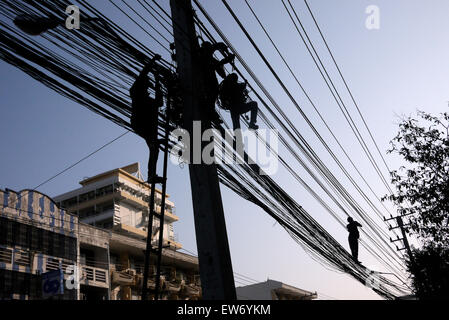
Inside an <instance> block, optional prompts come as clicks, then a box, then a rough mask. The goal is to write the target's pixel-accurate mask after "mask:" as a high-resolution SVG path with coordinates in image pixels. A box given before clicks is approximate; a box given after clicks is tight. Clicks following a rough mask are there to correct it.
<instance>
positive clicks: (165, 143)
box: [142, 99, 170, 300]
mask: <svg viewBox="0 0 449 320" xmlns="http://www.w3.org/2000/svg"><path fill="white" fill-rule="evenodd" d="M168 101H169V99H167V108H166V110H167V111H166V119H165V134H164V138H163V139H161V140H160V143H161V144H162V145H163V152H164V160H163V161H164V163H163V173H162V182H160V183H161V184H162V199H161V212H160V213H157V212H156V210H155V187H156V181H155V180H154V179H153V180H152V181H150V182H151V191H150V199H149V215H148V229H147V244H146V251H145V266H144V272H143V283H142V300H147V297H148V291H149V289H148V276H149V275H148V273H149V271H148V269H149V266H150V255H151V254H152V253H153V254H156V284H155V289H154V290H151V291H152V292H153V293H154V299H155V300H158V299H159V295H160V290H159V287H160V283H161V260H162V249H163V248H164V246H163V239H164V238H163V237H164V217H165V198H166V190H167V164H168V154H169V152H168V141H169V131H170V108H169V105H168V104H169V102H168ZM158 152H159V150H158ZM154 156H155V155H154V154H151V153H150V157H154ZM148 176H149V177H156V174H155V172H148ZM155 217H156V218H157V219H159V239H158V244H157V246H156V247H155V248H153V245H152V238H153V221H154V218H155Z"/></svg>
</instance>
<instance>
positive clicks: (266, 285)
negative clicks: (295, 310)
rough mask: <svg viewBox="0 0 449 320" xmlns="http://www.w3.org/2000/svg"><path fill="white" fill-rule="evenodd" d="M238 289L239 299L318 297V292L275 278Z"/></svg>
mask: <svg viewBox="0 0 449 320" xmlns="http://www.w3.org/2000/svg"><path fill="white" fill-rule="evenodd" d="M236 291H237V299H238V300H312V299H316V298H317V297H318V295H317V293H316V292H310V291H306V290H302V289H299V288H296V287H293V286H290V285H287V284H285V283H282V282H279V281H275V280H267V281H265V282H260V283H256V284H252V285H248V286H243V287H237V288H236Z"/></svg>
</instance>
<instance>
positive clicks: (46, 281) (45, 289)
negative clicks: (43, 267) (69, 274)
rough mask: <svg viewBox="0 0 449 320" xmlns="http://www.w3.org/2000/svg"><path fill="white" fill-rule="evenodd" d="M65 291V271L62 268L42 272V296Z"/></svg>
mask: <svg viewBox="0 0 449 320" xmlns="http://www.w3.org/2000/svg"><path fill="white" fill-rule="evenodd" d="M63 293H64V273H63V272H62V269H58V270H53V271H50V272H46V273H43V274H42V298H48V297H51V296H54V295H57V294H63Z"/></svg>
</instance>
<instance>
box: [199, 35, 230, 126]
mask: <svg viewBox="0 0 449 320" xmlns="http://www.w3.org/2000/svg"><path fill="white" fill-rule="evenodd" d="M217 50H219V51H220V52H221V53H222V54H223V55H224V54H226V57H225V58H223V59H221V60H218V59H216V58H215V57H214V53H215V51H217ZM199 58H200V64H201V69H202V72H203V76H204V81H205V83H206V86H207V88H208V91H207V92H205V93H204V98H205V103H206V105H207V108H206V109H205V114H206V116H207V118H208V119H209V120H211V121H213V122H218V123H221V120H220V116H219V114H218V113H217V111H216V110H215V101H216V100H217V97H218V80H217V76H216V73H218V75H219V76H220V77H222V78H224V77H225V76H226V73H225V71H224V67H223V66H224V65H225V64H226V63H231V62H232V61H234V58H235V56H234V55H233V54H229V53H228V48H227V47H226V45H225V44H224V43H223V42H219V43H215V44H212V43H210V42H209V41H204V42H203V43H202V44H201V48H200V50H199Z"/></svg>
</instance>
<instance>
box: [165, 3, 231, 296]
mask: <svg viewBox="0 0 449 320" xmlns="http://www.w3.org/2000/svg"><path fill="white" fill-rule="evenodd" d="M170 6H171V14H172V20H173V33H174V38H175V49H176V61H177V64H178V74H179V80H180V87H181V92H182V99H183V104H184V106H183V117H184V119H183V121H184V129H186V130H187V131H188V132H189V134H190V137H191V139H192V138H193V137H194V135H193V121H201V127H202V128H201V131H203V130H206V129H209V128H210V121H208V120H206V119H205V118H206V117H205V116H204V114H205V112H204V110H206V108H214V106H206V105H201V103H204V102H203V101H204V99H201V94H202V93H204V92H207V90H208V88H207V84H206V83H205V81H204V77H203V73H202V72H201V65H200V63H201V61H199V58H198V48H199V45H198V40H197V38H196V33H195V25H194V20H193V9H192V4H191V1H190V0H170ZM201 136H202V132H201ZM198 143H200V142H198ZM191 145H193V143H191ZM201 150H202V148H201ZM190 154H191V155H193V150H192V149H191V152H190ZM196 156H197V155H196ZM189 172H190V184H191V189H192V202H193V213H194V219H195V233H196V242H197V248H198V259H199V268H200V277H201V286H202V296H203V299H205V300H219V299H225V300H236V293H235V284H234V276H233V272H232V263H231V255H230V252H229V246H228V237H227V233H226V224H225V219H224V212H223V204H222V199H221V193H220V187H219V181H218V174H217V168H216V165H215V164H211V165H206V164H192V161H190V164H189Z"/></svg>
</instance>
